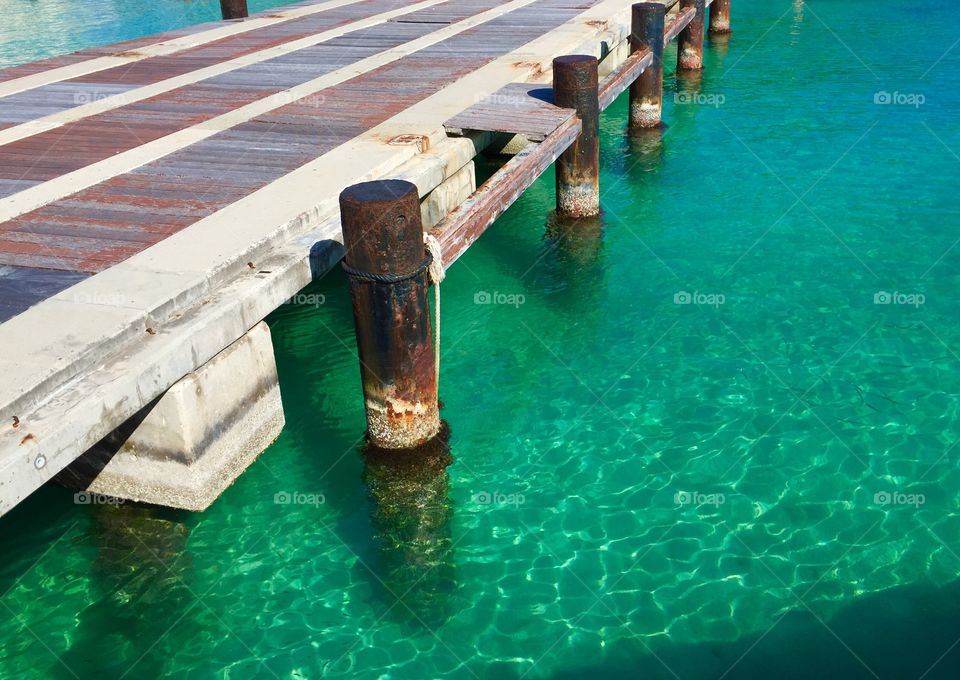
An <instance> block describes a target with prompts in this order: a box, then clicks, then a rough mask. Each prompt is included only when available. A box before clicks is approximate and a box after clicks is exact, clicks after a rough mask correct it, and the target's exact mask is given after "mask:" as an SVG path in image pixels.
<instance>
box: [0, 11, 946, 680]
mask: <svg viewBox="0 0 960 680" xmlns="http://www.w3.org/2000/svg"><path fill="white" fill-rule="evenodd" d="M160 4H163V3H160ZM734 28H735V33H734V35H733V36H732V37H731V38H730V39H729V41H718V40H714V41H711V44H710V46H709V47H708V49H707V50H706V53H705V62H706V70H705V72H704V74H703V76H702V78H701V79H699V81H696V80H691V79H689V78H688V79H681V80H678V79H677V78H675V77H674V75H673V73H672V68H671V69H669V72H668V77H667V79H666V89H667V94H666V105H665V119H666V120H667V121H668V123H669V124H670V127H669V128H668V129H667V130H666V131H665V132H664V133H663V135H662V137H661V136H660V135H655V136H649V135H647V136H644V137H638V138H629V137H628V136H626V135H625V134H624V132H623V131H624V127H625V116H626V107H625V101H623V100H621V101H618V102H616V103H615V104H614V105H613V106H612V107H611V109H609V110H608V111H607V112H606V113H605V115H604V118H603V122H602V126H603V137H602V143H603V149H602V158H603V174H602V178H601V182H602V186H603V206H604V215H603V219H602V220H601V222H600V223H599V224H595V225H583V226H582V228H580V229H579V230H577V231H576V233H574V234H571V233H570V231H569V230H568V229H565V228H564V227H563V226H561V225H556V224H555V223H554V222H553V221H552V220H550V219H549V217H548V215H549V211H550V208H551V205H552V201H553V188H552V187H553V177H552V174H551V173H547V174H546V175H545V176H544V177H543V178H542V179H541V180H540V181H539V182H537V183H536V184H535V185H534V186H533V187H532V188H531V189H530V190H529V191H528V192H526V194H525V195H524V196H523V197H522V198H521V199H520V200H519V201H518V202H517V203H516V205H514V206H513V207H512V208H511V209H510V211H509V212H508V213H507V214H506V215H504V217H503V218H501V219H500V220H499V221H498V222H497V223H496V224H495V225H494V226H493V227H492V228H491V230H490V231H489V232H488V233H487V234H486V235H485V236H484V237H483V238H482V239H481V240H480V241H478V242H477V244H476V245H475V246H474V247H473V248H472V249H471V250H470V251H469V252H468V253H467V254H466V255H465V256H464V257H463V258H462V259H461V260H460V261H459V262H458V263H457V264H456V265H454V266H453V267H452V268H451V270H450V271H449V272H448V276H447V280H446V281H445V282H444V284H443V321H442V326H443V359H442V375H443V377H442V394H441V396H442V398H443V401H444V410H443V413H444V416H445V418H446V420H447V421H448V422H449V424H450V428H451V432H452V436H451V446H452V456H453V462H452V464H451V465H450V466H449V467H444V466H443V462H444V461H431V464H430V465H425V466H422V467H418V468H416V469H413V470H410V469H407V468H402V469H400V470H389V469H385V468H384V467H383V466H381V465H378V464H368V465H366V466H365V464H364V460H363V458H362V457H361V455H360V452H359V446H360V444H361V438H362V436H363V428H364V418H363V412H362V404H361V402H360V399H359V380H358V369H357V365H356V359H355V356H354V349H353V348H354V340H353V328H352V319H351V316H350V314H351V312H350V307H349V301H348V298H347V293H346V288H345V283H344V280H343V277H342V275H341V274H340V273H339V272H338V271H337V272H333V273H331V274H330V275H328V276H327V277H326V278H325V279H324V280H322V281H321V282H319V283H317V284H316V285H314V286H312V287H311V288H310V289H309V290H308V291H305V292H307V293H314V294H316V295H315V296H314V297H313V298H303V299H307V300H310V301H315V302H317V301H320V300H323V304H320V305H311V304H300V305H286V306H284V307H283V308H281V309H280V310H279V311H278V312H276V313H275V314H274V315H273V316H272V317H271V318H270V319H269V321H270V325H271V328H272V331H273V336H274V343H275V346H276V352H277V360H278V365H279V371H280V378H281V386H282V390H283V398H284V403H285V408H286V413H287V425H286V429H285V430H284V433H283V434H282V436H281V437H280V439H279V440H278V441H277V443H276V444H275V445H274V446H272V447H271V448H270V449H269V450H268V451H267V452H266V453H265V454H264V455H263V456H262V457H261V458H260V459H259V460H258V462H257V463H255V464H254V465H253V467H252V468H251V469H250V470H249V471H248V472H247V473H246V474H245V475H244V476H243V477H242V478H241V479H240V480H239V481H238V482H237V483H236V484H235V485H234V486H233V487H232V488H231V489H230V490H229V491H228V492H227V493H226V494H225V495H224V496H223V497H222V498H221V499H220V500H218V501H217V503H216V504H215V505H214V506H213V507H212V508H211V509H210V510H208V511H207V512H205V513H203V514H200V515H191V514H189V513H178V512H169V511H158V510H153V509H146V508H136V507H132V506H124V507H120V508H114V507H107V506H98V507H91V506H79V507H78V506H75V505H74V504H73V496H72V494H71V493H70V492H68V491H65V490H61V489H57V488H49V489H43V490H42V491H41V492H39V493H37V494H36V495H34V496H33V497H31V498H30V499H29V500H28V501H27V502H26V503H24V504H23V505H21V506H20V507H18V508H17V509H16V510H15V511H14V512H12V513H10V514H9V515H8V516H6V517H4V518H3V519H2V520H0V527H2V530H3V533H2V539H0V541H2V543H0V545H2V546H3V555H4V557H5V559H4V561H3V563H2V564H0V595H2V598H0V604H2V605H3V607H0V614H3V616H2V617H0V669H2V672H0V676H3V677H29V676H32V677H56V678H59V677H63V678H73V677H80V678H93V677H116V678H121V677H137V676H140V677H158V678H160V677H163V678H209V677H225V678H253V677H256V678H260V677H264V678H274V677H276V678H319V677H335V678H336V677H343V678H381V677H382V678H412V679H420V678H434V677H452V678H474V677H476V678H482V679H486V678H581V677H607V678H683V679H684V680H687V679H688V678H690V679H694V680H700V679H704V680H706V679H717V678H750V679H754V678H771V677H772V678H844V679H846V678H874V677H876V678H883V679H884V680H886V679H888V678H889V679H894V680H899V679H903V678H921V677H922V678H956V677H958V676H960V644H957V645H956V646H953V645H954V644H955V643H956V642H957V640H958V639H960V617H958V615H957V604H956V603H957V602H958V601H960V580H958V577H960V490H958V488H960V487H958V484H960V470H958V467H957V459H958V456H960V447H957V446H956V443H957V441H958V440H960V413H958V401H957V381H956V376H957V374H958V369H960V357H958V354H957V352H958V350H957V347H958V340H960V307H958V305H957V304H956V299H955V296H956V291H957V290H958V283H960V281H958V274H960V270H958V257H960V246H958V247H954V246H956V245H957V240H958V238H960V233H958V229H957V224H958V222H957V219H956V215H957V212H956V208H955V206H956V202H955V201H956V186H957V178H958V168H960V166H958V163H960V158H958V157H957V154H958V153H960V120H958V117H957V116H956V111H957V110H958V105H960V76H958V67H960V46H957V47H955V48H953V49H951V46H953V45H954V44H955V42H956V41H957V38H958V36H960V20H958V18H957V14H956V11H955V7H954V5H953V3H948V2H946V1H945V0H934V1H932V2H926V3H923V4H916V5H910V6H904V5H903V4H901V3H894V2H889V1H888V2H880V3H877V2H868V1H867V0H832V1H830V2H827V1H826V0H822V1H817V2H807V3H803V2H796V3H791V2H756V1H752V0H740V1H739V2H735V3H734ZM674 53H675V52H674V50H673V49H671V50H670V52H669V53H668V62H669V63H671V64H672V62H670V61H669V60H670V59H672V58H673V56H674ZM884 93H887V94H886V95H885V94H884ZM886 101H889V102H890V103H884V102H886ZM878 102H879V103H878ZM484 293H486V294H487V296H484V295H483V294H484ZM884 293H886V296H885V295H884ZM320 296H322V297H320ZM484 299H493V300H495V301H497V302H499V304H478V301H479V302H482V301H483V300H484ZM687 300H689V301H690V304H683V303H684V302H686V301H687ZM888 300H889V302H890V303H889V304H884V303H885V302H886V301H888ZM277 494H287V495H288V496H289V495H294V494H296V496H295V498H296V499H297V500H298V502H297V503H291V504H280V503H276V502H275V498H276V495H277Z"/></svg>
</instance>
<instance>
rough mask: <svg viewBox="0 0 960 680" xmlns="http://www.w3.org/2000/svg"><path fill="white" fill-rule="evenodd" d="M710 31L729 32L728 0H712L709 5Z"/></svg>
mask: <svg viewBox="0 0 960 680" xmlns="http://www.w3.org/2000/svg"><path fill="white" fill-rule="evenodd" d="M710 32H711V33H729V32H730V0H713V4H712V5H710Z"/></svg>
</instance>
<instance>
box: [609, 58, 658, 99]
mask: <svg viewBox="0 0 960 680" xmlns="http://www.w3.org/2000/svg"><path fill="white" fill-rule="evenodd" d="M652 63H653V53H652V52H651V51H650V50H640V51H639V52H634V53H633V54H631V55H630V56H629V57H627V60H626V61H625V62H624V63H623V65H622V66H621V67H620V68H618V69H617V70H616V71H614V72H613V73H611V74H610V75H608V76H607V77H606V78H604V79H603V81H602V82H601V83H600V110H601V111H603V110H605V109H606V108H607V107H608V106H610V105H611V104H612V103H613V102H614V101H615V100H616V98H617V97H619V96H620V95H621V94H623V93H624V91H626V89H627V88H628V87H630V84H631V83H632V82H633V81H635V80H636V79H637V78H639V77H640V76H641V74H643V72H644V71H646V70H647V69H648V68H649V67H650V64H652Z"/></svg>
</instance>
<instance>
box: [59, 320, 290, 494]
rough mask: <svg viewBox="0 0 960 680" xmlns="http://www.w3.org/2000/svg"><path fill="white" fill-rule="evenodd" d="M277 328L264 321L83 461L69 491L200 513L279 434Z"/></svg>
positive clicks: (71, 473) (71, 475) (70, 472)
mask: <svg viewBox="0 0 960 680" xmlns="http://www.w3.org/2000/svg"><path fill="white" fill-rule="evenodd" d="M283 423H284V418H283V406H282V404H281V401H280V387H279V384H278V382H277V367H276V363H275V361H274V356H273V343H272V342H271V339H270V329H269V328H268V327H267V324H266V323H264V322H262V321H261V322H260V323H259V324H257V325H256V326H254V327H253V328H252V329H251V330H250V331H249V332H247V334H246V335H244V336H243V337H241V338H240V339H239V340H237V341H236V342H234V343H233V344H232V345H230V346H229V347H227V348H226V349H224V350H223V351H222V352H220V353H219V354H217V355H216V356H215V357H213V358H212V359H211V360H210V361H208V362H207V363H206V364H204V365H203V366H201V367H200V368H199V369H197V370H196V371H194V372H192V373H189V374H188V375H186V376H185V377H184V378H182V379H181V380H180V381H179V382H177V383H176V384H174V385H173V386H172V387H171V388H170V389H169V390H167V392H166V393H164V394H163V395H162V396H161V397H160V398H159V399H157V400H156V401H154V402H153V403H152V404H150V405H148V406H147V407H146V408H144V409H143V410H142V411H141V412H140V413H138V414H137V415H136V416H134V417H133V418H131V419H130V420H129V421H127V422H126V423H124V425H123V426H121V427H119V428H118V429H117V430H115V431H114V432H113V433H111V434H110V435H108V436H107V437H105V438H104V439H103V440H102V441H101V442H100V443H98V444H97V445H96V446H94V447H93V448H91V449H90V450H89V451H87V452H86V453H85V454H84V455H83V456H81V457H80V458H78V459H77V460H76V461H75V462H74V463H73V464H72V465H70V466H69V467H68V468H66V469H65V470H64V471H63V472H61V473H60V475H59V476H58V477H57V481H60V482H62V483H64V484H66V485H67V486H71V487H74V488H79V489H83V490H86V491H88V492H90V493H96V494H104V495H107V496H113V497H116V498H123V499H127V500H132V501H139V502H144V503H152V504H155V505H163V506H167V507H172V508H182V509H185V510H194V511H201V510H205V509H206V508H207V507H209V506H210V504H211V503H213V501H214V500H216V498H217V497H218V496H219V495H220V494H221V493H222V492H223V491H224V489H226V488H227V487H228V486H230V484H232V483H233V481H234V480H235V479H236V478H237V477H239V476H240V474H241V473H242V472H243V471H244V470H246V469H247V467H248V466H249V465H250V464H251V463H252V462H253V461H254V460H255V459H256V458H257V456H259V455H260V454H261V453H262V452H263V451H264V450H265V449H266V448H267V447H268V446H269V445H270V444H271V443H273V441H274V440H275V439H276V438H277V436H278V435H279V434H280V431H281V430H282V429H283Z"/></svg>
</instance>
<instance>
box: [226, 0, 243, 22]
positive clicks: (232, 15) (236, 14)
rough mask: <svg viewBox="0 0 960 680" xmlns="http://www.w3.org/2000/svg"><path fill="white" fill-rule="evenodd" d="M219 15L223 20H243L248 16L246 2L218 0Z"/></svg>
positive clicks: (241, 0) (240, 0)
mask: <svg viewBox="0 0 960 680" xmlns="http://www.w3.org/2000/svg"><path fill="white" fill-rule="evenodd" d="M220 13H221V14H222V15H223V18H224V19H245V18H247V17H248V16H249V15H250V12H249V11H248V10H247V0H220Z"/></svg>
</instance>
